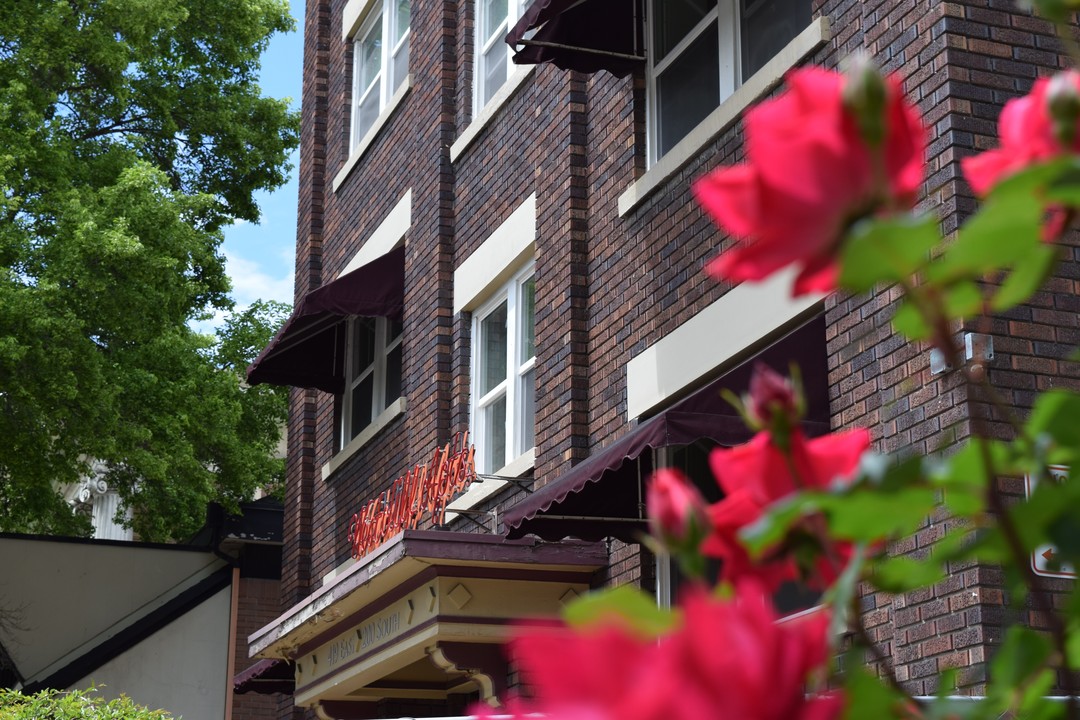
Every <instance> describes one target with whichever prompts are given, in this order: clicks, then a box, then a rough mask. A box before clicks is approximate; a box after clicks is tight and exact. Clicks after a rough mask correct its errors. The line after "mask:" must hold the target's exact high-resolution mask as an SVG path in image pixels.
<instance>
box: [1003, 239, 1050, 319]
mask: <svg viewBox="0 0 1080 720" xmlns="http://www.w3.org/2000/svg"><path fill="white" fill-rule="evenodd" d="M1057 256H1058V251H1057V248H1056V247H1055V246H1054V245H1051V244H1046V243H1044V244H1041V245H1039V246H1038V247H1036V248H1032V250H1031V251H1030V252H1029V253H1027V254H1026V255H1024V257H1022V258H1020V260H1019V261H1017V263H1016V265H1015V266H1014V267H1013V270H1012V272H1011V273H1009V276H1008V277H1007V278H1006V279H1005V282H1004V283H1002V285H1001V288H1000V289H999V290H998V291H997V293H996V294H995V295H994V299H993V301H992V302H991V304H990V306H991V308H992V309H993V310H994V312H1003V311H1005V310H1008V309H1009V308H1011V307H1015V306H1017V305H1019V304H1020V303H1022V302H1024V301H1026V300H1027V299H1028V298H1030V297H1031V296H1032V295H1034V294H1035V291H1036V290H1038V289H1039V287H1040V286H1042V284H1043V283H1044V282H1046V279H1047V278H1048V277H1050V273H1051V272H1053V270H1054V264H1055V261H1056V260H1057Z"/></svg>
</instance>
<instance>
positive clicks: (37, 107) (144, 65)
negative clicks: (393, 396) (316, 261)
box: [0, 0, 298, 540]
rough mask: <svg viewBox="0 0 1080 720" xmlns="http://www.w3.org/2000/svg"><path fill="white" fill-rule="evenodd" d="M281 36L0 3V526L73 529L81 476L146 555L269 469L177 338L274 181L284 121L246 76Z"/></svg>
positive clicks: (235, 17)
mask: <svg viewBox="0 0 1080 720" xmlns="http://www.w3.org/2000/svg"><path fill="white" fill-rule="evenodd" d="M292 27H293V21H292V18H291V17H290V16H289V13H288V3H287V1H286V0H243V1H242V2H238V1H237V0H65V1H64V2H54V0H10V1H8V2H3V3H0V438H2V440H0V530H18V531H31V532H57V533H85V532H87V530H88V528H87V526H86V522H85V520H81V519H80V518H78V517H76V516H74V515H73V514H72V513H71V512H70V510H69V509H68V508H67V507H66V506H65V505H64V504H63V502H62V501H61V499H60V498H59V496H58V494H57V492H56V488H57V486H58V484H60V483H69V482H74V481H76V480H77V479H78V478H79V477H80V475H82V474H83V473H84V472H86V470H87V463H88V462H89V461H91V460H100V461H103V462H105V463H107V465H108V466H109V468H110V472H109V476H108V478H107V480H108V482H109V484H110V486H112V487H115V488H116V489H117V490H119V492H120V493H121V496H122V498H123V499H124V501H125V502H126V503H127V504H128V505H129V506H131V507H132V508H133V509H134V511H135V514H134V526H135V530H136V532H138V534H139V535H140V536H141V537H142V538H144V539H148V540H150V539H152V540H165V539H168V538H177V537H183V536H184V535H186V534H188V533H190V532H191V531H192V530H194V529H195V528H197V527H198V525H199V523H200V522H201V521H202V519H203V516H204V512H205V505H206V503H207V501H209V500H217V501H219V502H223V503H224V504H226V505H231V504H232V503H234V502H236V501H239V500H242V499H245V498H246V497H248V496H249V495H250V493H251V492H252V490H253V489H254V488H255V487H256V486H258V485H262V484H265V483H266V482H267V481H268V480H271V479H272V478H273V477H274V475H275V473H279V471H280V462H276V461H274V460H272V459H271V458H270V457H269V450H270V449H271V448H273V447H274V445H275V444H276V442H277V430H276V427H277V423H278V421H279V420H280V413H279V411H278V410H277V409H274V410H273V411H272V412H269V408H271V407H272V408H279V407H280V401H279V402H278V404H277V405H274V404H273V403H268V402H267V400H266V398H267V395H266V392H265V391H260V392H258V393H253V392H250V391H249V390H247V389H245V388H243V387H241V383H240V382H239V380H240V377H241V376H240V375H239V371H240V370H241V369H242V368H241V366H242V364H243V362H244V360H250V359H251V358H250V357H248V358H242V357H241V356H240V355H238V354H237V352H238V348H237V347H234V346H233V345H231V344H230V343H232V340H231V339H226V340H223V341H222V343H221V344H220V345H216V346H215V341H214V339H213V338H209V337H207V336H203V335H199V334H198V333H196V332H194V331H192V330H191V329H190V327H189V322H190V321H192V320H195V319H205V318H207V317H209V316H210V314H211V313H213V312H215V311H221V310H226V309H228V308H229V307H230V306H231V300H230V299H229V296H228V292H229V281H228V279H227V278H226V276H225V268H224V259H223V257H222V256H221V254H220V253H219V250H218V249H219V246H220V243H221V228H222V227H224V226H225V225H227V224H229V223H231V222H233V221H234V220H235V219H245V220H249V221H255V220H257V219H258V208H257V205H256V203H255V200H254V198H253V193H254V192H255V191H256V190H260V189H272V188H274V187H277V186H280V185H281V184H282V183H283V182H284V180H285V178H286V173H287V170H288V163H287V157H288V153H289V151H290V150H291V149H292V148H294V147H295V146H296V143H297V129H298V117H297V114H296V113H295V112H293V111H290V110H289V108H288V102H287V101H285V100H276V99H272V98H265V97H262V96H261V93H260V89H259V87H258V85H257V83H256V76H257V72H258V69H259V57H260V55H261V53H262V51H263V50H265V48H266V46H267V42H268V40H269V37H270V36H271V35H272V34H273V33H277V32H285V31H288V30H290V29H292ZM259 312H261V311H255V312H254V314H247V315H246V317H247V324H248V325H250V324H251V322H252V321H256V324H257V321H259V320H260V319H265V318H266V317H268V316H267V315H265V314H264V315H261V316H260V315H259ZM279 314H280V313H279ZM244 317H245V316H243V315H242V316H239V317H238V318H237V319H236V320H235V323H236V324H234V325H232V326H230V327H232V329H234V330H237V331H239V329H240V328H241V327H244V326H245V322H244V320H243V318H244ZM272 329H273V328H268V327H265V326H263V327H260V328H258V330H256V329H255V326H251V327H250V328H248V330H244V332H245V333H246V332H248V331H249V330H250V331H252V332H261V333H262V336H263V337H264V338H265V339H269V333H270V331H271V330H272ZM226 335H228V331H226ZM243 343H251V338H250V337H249V338H247V339H246V340H244V341H243ZM243 343H242V344H243ZM246 347H251V345H246ZM249 354H250V353H249ZM268 412H269V414H268Z"/></svg>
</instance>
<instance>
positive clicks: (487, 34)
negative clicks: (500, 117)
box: [473, 0, 528, 114]
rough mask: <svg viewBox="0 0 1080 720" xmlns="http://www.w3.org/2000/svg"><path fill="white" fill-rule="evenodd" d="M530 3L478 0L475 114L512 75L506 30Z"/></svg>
mask: <svg viewBox="0 0 1080 720" xmlns="http://www.w3.org/2000/svg"><path fill="white" fill-rule="evenodd" d="M527 5H528V2H527V1H523V0H476V15H477V21H476V69H475V72H476V83H475V92H474V96H475V97H474V103H473V104H474V108H473V110H474V114H475V113H477V112H479V111H480V109H481V108H483V107H484V106H485V105H487V104H488V103H489V102H490V101H491V98H492V97H494V96H495V93H496V92H498V90H499V88H501V87H502V86H503V84H504V83H505V82H506V79H507V78H508V77H509V76H510V71H511V68H512V67H513V61H512V60H511V59H510V53H509V52H508V51H509V49H510V47H509V46H508V45H507V44H506V34H507V33H508V32H510V28H511V27H513V25H514V23H515V22H517V20H518V18H519V17H520V16H521V11H522V9H523V8H524V7H525V6H527Z"/></svg>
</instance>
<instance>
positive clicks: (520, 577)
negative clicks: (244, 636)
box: [248, 530, 607, 718]
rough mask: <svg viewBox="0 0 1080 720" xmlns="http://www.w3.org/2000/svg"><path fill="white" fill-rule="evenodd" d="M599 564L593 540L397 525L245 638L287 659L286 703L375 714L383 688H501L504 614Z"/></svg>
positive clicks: (575, 587) (550, 604)
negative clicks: (291, 684) (290, 680)
mask: <svg viewBox="0 0 1080 720" xmlns="http://www.w3.org/2000/svg"><path fill="white" fill-rule="evenodd" d="M606 564H607V552H606V550H605V549H604V547H603V545H601V544H598V543H582V542H564V543H547V542H542V541H538V540H536V539H526V540H517V541H513V540H509V541H508V540H505V539H504V538H500V537H492V536H489V535H476V534H471V533H454V532H438V531H430V530H428V531H420V530H406V531H403V532H401V533H399V534H398V535H397V536H395V537H394V538H393V539H391V540H390V541H388V542H386V543H385V544H383V545H382V546H380V547H379V548H378V549H377V550H375V551H374V552H372V553H370V554H368V555H367V556H365V557H364V558H362V559H361V560H359V561H358V562H356V563H355V564H353V565H351V566H349V567H346V568H343V569H342V570H341V571H340V572H339V574H338V575H337V576H336V577H335V578H334V579H333V580H332V581H331V582H329V583H328V584H326V585H324V586H323V587H322V588H320V589H319V590H318V591H316V592H315V593H313V594H312V595H311V596H310V597H308V598H307V599H306V600H304V601H303V602H302V603H300V604H299V605H296V606H294V607H293V608H291V609H290V610H289V611H288V612H286V613H285V614H284V615H282V616H281V617H280V618H278V619H277V620H275V621H274V622H273V623H271V624H270V625H267V626H266V627H264V628H262V629H261V630H259V631H258V632H256V633H254V634H253V635H251V637H249V638H248V643H249V645H248V646H249V650H250V652H251V654H252V655H253V656H254V655H257V656H260V657H264V658H280V659H288V660H290V661H292V662H293V664H294V667H295V676H294V678H295V684H296V687H295V691H294V695H293V697H294V701H295V702H296V704H297V705H299V706H304V707H314V706H318V707H319V708H322V710H323V711H324V712H325V713H328V714H330V715H331V716H333V717H349V718H353V717H373V716H374V715H373V714H372V713H374V712H375V709H376V708H377V701H379V700H382V699H385V698H401V699H416V700H436V701H437V700H446V699H447V698H449V697H450V696H451V695H455V694H460V693H474V692H478V693H479V694H480V697H481V698H483V699H489V698H493V697H496V696H498V695H501V694H503V693H504V692H505V690H506V682H507V667H506V661H505V659H504V657H503V653H502V643H503V641H504V640H506V638H507V637H508V633H509V631H510V628H511V627H512V624H513V623H514V622H518V621H521V620H525V619H528V618H536V617H554V616H556V615H557V614H558V613H559V611H560V609H561V608H562V606H563V605H564V604H565V603H567V602H569V601H570V600H573V599H574V598H576V597H578V596H579V595H580V594H582V593H585V592H586V591H587V590H588V588H589V581H590V579H591V576H592V574H593V573H594V572H595V571H596V570H597V569H599V568H601V567H604V566H605V565H606Z"/></svg>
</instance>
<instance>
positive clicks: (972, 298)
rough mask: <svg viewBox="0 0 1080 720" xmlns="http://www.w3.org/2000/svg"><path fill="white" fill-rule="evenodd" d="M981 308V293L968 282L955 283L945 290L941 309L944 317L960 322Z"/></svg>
mask: <svg viewBox="0 0 1080 720" xmlns="http://www.w3.org/2000/svg"><path fill="white" fill-rule="evenodd" d="M982 306H983V294H982V291H981V290H980V289H979V286H978V285H977V284H975V283H974V282H972V281H970V280H961V281H958V282H955V283H953V284H951V285H949V286H948V287H947V288H946V289H945V297H944V302H943V308H942V310H944V312H945V317H948V318H952V319H954V320H960V319H963V318H966V317H969V316H971V315H974V314H975V313H977V312H979V311H980V310H982Z"/></svg>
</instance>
